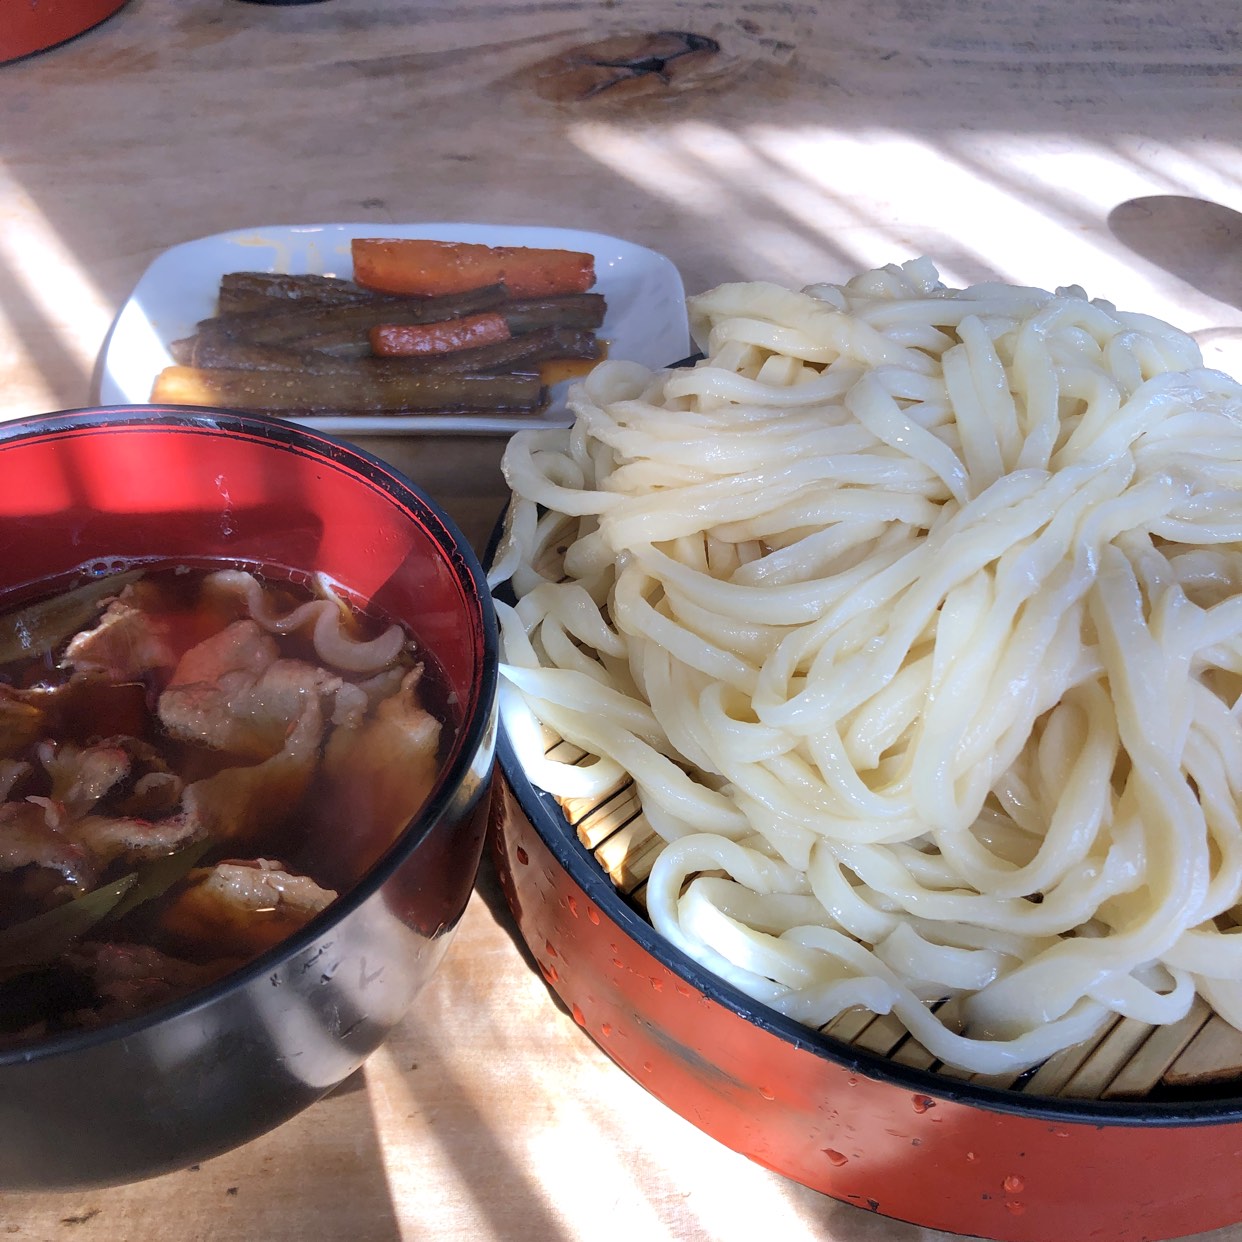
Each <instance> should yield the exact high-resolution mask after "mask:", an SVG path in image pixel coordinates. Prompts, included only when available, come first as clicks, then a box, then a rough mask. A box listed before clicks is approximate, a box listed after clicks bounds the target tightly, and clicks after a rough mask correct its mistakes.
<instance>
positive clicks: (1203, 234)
mask: <svg viewBox="0 0 1242 1242" xmlns="http://www.w3.org/2000/svg"><path fill="white" fill-rule="evenodd" d="M1108 227H1109V229H1110V230H1111V232H1112V234H1113V236H1114V237H1115V238H1117V240H1118V241H1119V242H1121V243H1122V244H1123V245H1125V246H1127V247H1129V249H1131V250H1132V251H1134V253H1135V254H1137V255H1139V256H1141V257H1142V258H1144V259H1146V260H1148V261H1149V262H1151V263H1155V264H1156V265H1157V266H1158V267H1160V268H1163V269H1164V271H1166V272H1168V273H1169V274H1170V275H1172V276H1176V277H1177V278H1178V279H1179V280H1184V281H1185V282H1186V283H1187V284H1188V285H1191V286H1193V287H1194V288H1195V289H1198V290H1199V292H1200V293H1206V294H1207V295H1208V296H1209V297H1212V298H1215V299H1216V300H1217V301H1219V302H1224V303H1225V304H1226V305H1228V306H1234V307H1237V308H1239V309H1242V212H1238V211H1234V209H1233V208H1232V207H1226V206H1224V205H1223V204H1221V203H1213V202H1209V201H1208V200H1206V199H1202V198H1192V197H1189V196H1186V195H1181V194H1153V195H1148V196H1146V197H1143V198H1132V199H1129V200H1128V201H1127V202H1124V203H1121V204H1119V205H1118V206H1116V207H1114V208H1113V210H1112V211H1111V212H1109V216H1108ZM1220 330H1222V329H1213V331H1220Z"/></svg>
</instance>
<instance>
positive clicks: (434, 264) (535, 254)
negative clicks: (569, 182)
mask: <svg viewBox="0 0 1242 1242" xmlns="http://www.w3.org/2000/svg"><path fill="white" fill-rule="evenodd" d="M352 249H353V256H354V280H355V282H356V283H358V284H360V285H363V286H365V287H366V288H368V289H378V290H381V291H382V292H384V293H412V294H437V293H460V292H462V291H464V290H466V289H473V288H476V287H477V286H479V285H490V284H496V283H501V284H503V285H504V286H505V288H506V289H507V290H508V291H509V293H510V295H511V296H512V297H547V296H549V295H552V294H557V293H585V292H586V291H587V290H588V289H589V288H590V287H591V286H592V285H593V284H594V283H595V257H594V256H593V255H590V254H584V253H581V252H579V251H577V250H541V249H538V248H536V247H532V246H482V245H478V244H476V243H472V242H443V241H428V240H423V239H422V238H401V239H396V238H383V237H360V238H356V239H355V240H354V242H353V244H352Z"/></svg>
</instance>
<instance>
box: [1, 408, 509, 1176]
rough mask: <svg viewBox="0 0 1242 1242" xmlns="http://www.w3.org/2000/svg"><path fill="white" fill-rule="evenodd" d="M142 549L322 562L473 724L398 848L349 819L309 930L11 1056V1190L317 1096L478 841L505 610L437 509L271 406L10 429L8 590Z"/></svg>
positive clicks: (154, 1166)
mask: <svg viewBox="0 0 1242 1242" xmlns="http://www.w3.org/2000/svg"><path fill="white" fill-rule="evenodd" d="M144 561H156V562H163V563H169V562H171V563H174V564H176V563H179V562H181V561H187V562H190V563H202V562H203V561H207V562H217V563H218V562H220V561H225V562H230V563H235V564H238V563H239V564H243V565H247V566H254V567H256V568H258V569H260V570H268V571H270V572H272V573H274V574H277V575H279V574H280V573H281V572H282V571H295V572H296V571H302V572H314V571H320V572H323V573H325V574H327V575H328V576H329V578H330V579H332V580H334V581H335V582H336V583H338V584H339V585H340V586H341V587H342V588H343V589H344V590H345V591H346V592H347V593H349V594H350V595H353V596H355V597H356V598H358V599H360V600H361V601H365V602H369V603H370V604H372V605H373V606H374V607H375V608H376V609H377V610H378V611H380V612H381V613H383V614H384V615H386V616H388V617H391V618H393V619H395V620H399V621H402V622H404V623H405V624H406V625H407V626H408V627H409V629H411V630H412V631H413V632H414V634H415V635H416V636H417V638H418V639H420V640H421V642H422V645H423V647H424V648H425V650H427V651H429V652H430V653H431V655H432V656H433V657H434V658H435V660H436V661H437V663H438V665H439V668H440V671H441V674H442V680H443V683H444V690H445V694H446V695H447V696H448V698H449V700H450V701H452V700H455V701H456V704H457V712H456V715H457V720H456V729H455V731H454V733H453V736H452V741H451V743H450V744H449V746H448V748H447V753H446V754H445V755H444V756H443V766H442V769H441V771H440V774H439V777H438V779H437V783H436V785H435V786H434V787H433V789H432V792H431V794H430V795H429V797H428V799H427V802H426V803H425V804H424V805H423V806H422V807H421V808H420V810H419V811H418V813H417V815H416V816H415V817H414V819H413V820H412V821H411V822H410V823H409V824H408V825H406V826H405V828H404V829H403V830H402V831H401V832H400V834H399V835H398V836H397V838H396V839H395V841H393V840H392V834H391V826H387V827H386V828H385V830H384V833H383V838H382V840H379V839H377V836H376V826H375V825H373V824H371V823H370V822H369V821H368V820H367V818H366V817H365V815H364V814H363V813H361V812H359V814H358V815H357V816H354V817H351V816H349V815H348V814H343V815H342V816H341V819H340V822H339V823H335V824H334V825H333V834H332V842H331V848H332V850H333V851H335V854H334V857H336V856H338V855H339V858H340V860H341V863H342V865H346V866H347V865H348V863H349V861H350V860H351V859H352V860H354V861H355V862H356V864H357V867H356V869H355V870H354V871H353V872H352V874H354V875H357V874H358V871H362V872H363V873H362V875H361V878H360V879H358V880H357V882H356V883H353V884H352V887H347V888H346V890H345V891H344V892H343V893H342V895H341V897H340V898H339V899H338V900H337V901H336V902H334V903H333V904H332V905H331V906H329V907H328V908H327V909H326V910H324V911H323V912H322V913H320V914H319V915H318V916H317V917H316V918H315V919H313V920H312V921H311V922H310V923H308V924H307V925H306V926H305V927H304V928H302V929H301V930H300V931H299V932H297V933H295V934H294V935H292V936H290V937H288V938H287V939H286V940H283V941H281V942H280V943H279V944H277V945H276V946H275V947H274V948H272V949H270V950H268V952H266V953H264V954H263V955H262V956H261V957H258V958H256V959H255V960H254V961H252V962H250V963H249V964H248V965H246V966H244V967H242V968H241V969H239V970H237V971H234V972H233V973H232V974H230V975H227V976H225V977H224V978H223V979H221V980H219V981H218V982H217V983H215V984H212V985H211V986H210V987H207V988H203V989H202V990H200V991H198V992H195V993H193V994H191V995H190V996H188V997H186V998H185V999H184V1000H182V1001H178V1002H174V1003H172V1004H168V1005H165V1006H163V1007H161V1008H159V1009H156V1010H153V1011H152V1012H151V1013H149V1014H146V1015H144V1016H142V1017H138V1018H134V1019H131V1020H128V1021H125V1022H119V1023H114V1024H112V1025H110V1026H104V1027H101V1028H99V1029H98V1030H88V1031H82V1032H73V1033H70V1034H64V1035H58V1036H56V1037H54V1038H49V1039H46V1040H44V1041H43V1042H41V1043H36V1044H22V1045H20V1046H18V1047H15V1048H14V1047H10V1048H8V1049H6V1050H3V1051H0V1135H2V1136H3V1138H2V1139H0V1190H6V1189H52V1188H57V1189H67V1188H72V1187H84V1186H90V1185H101V1184H108V1183H115V1182H122V1181H128V1180H133V1179H136V1178H140V1177H147V1176H152V1175H154V1174H157V1173H162V1172H167V1171H170V1170H173V1169H177V1168H183V1167H185V1166H186V1165H189V1164H193V1163H195V1162H196V1161H199V1160H202V1159H206V1158H207V1157H209V1156H213V1155H216V1154H218V1153H220V1152H222V1151H225V1150H227V1149H228V1148H230V1147H234V1146H237V1145H238V1144H240V1143H243V1142H245V1141H247V1140H248V1139H251V1138H254V1137H255V1136H257V1135H259V1134H261V1133H263V1132H264V1131H266V1130H269V1129H271V1128H272V1127H273V1126H275V1125H277V1124H279V1123H280V1122H282V1121H284V1120H285V1119H286V1118H288V1117H291V1116H292V1115H293V1114H294V1113H296V1112H298V1111H300V1110H301V1109H303V1108H305V1107H307V1106H308V1105H309V1104H311V1103H313V1102H314V1101H315V1100H317V1099H318V1098H319V1097H320V1096H321V1095H323V1094H324V1093H325V1092H327V1091H329V1090H331V1089H332V1088H333V1087H334V1086H336V1085H337V1084H338V1083H340V1082H342V1081H344V1079H345V1078H347V1077H348V1076H349V1075H350V1074H351V1073H353V1071H354V1070H355V1069H357V1068H358V1066H359V1065H360V1064H361V1063H362V1061H363V1060H364V1059H365V1058H366V1056H367V1055H368V1054H369V1053H370V1052H371V1051H373V1050H374V1049H375V1048H376V1047H377V1046H378V1045H379V1044H380V1043H381V1042H382V1041H383V1039H384V1038H385V1036H386V1035H387V1034H388V1033H389V1031H390V1030H391V1029H392V1028H393V1027H394V1026H395V1025H396V1024H397V1023H398V1022H399V1021H400V1020H401V1017H402V1015H403V1014H404V1013H405V1011H406V1009H407V1008H408V1006H409V1004H410V1002H411V1001H412V1000H413V998H414V996H415V995H416V994H417V993H418V991H419V989H420V988H421V987H422V986H423V985H424V984H425V983H426V982H427V980H428V979H429V978H430V977H431V975H432V973H433V972H434V970H435V968H436V966H437V965H438V964H439V962H440V961H441V960H442V959H443V955H444V953H445V950H446V949H447V947H448V945H449V943H450V941H451V939H452V933H453V931H454V930H455V928H456V926H457V924H458V920H459V919H460V917H461V915H462V913H463V911H464V910H465V906H466V902H467V900H468V898H469V896H470V892H471V890H472V888H473V885H474V880H475V876H476V874H477V870H478V866H479V861H480V857H481V855H482V850H483V839H484V832H485V828H486V818H487V805H488V801H487V790H488V785H489V781H490V776H491V768H492V759H493V754H494V748H495V694H496V645H497V636H496V625H495V616H494V613H493V611H492V604H491V599H490V597H489V595H488V593H487V590H486V587H485V585H484V582H483V576H482V570H481V568H480V566H479V563H478V560H477V559H476V558H475V556H474V553H473V552H472V551H471V550H470V546H469V544H468V543H467V542H466V540H465V538H464V537H463V536H462V535H461V534H460V533H459V532H458V531H457V530H456V528H455V527H454V526H453V525H452V523H451V522H450V521H449V519H448V517H447V516H446V515H445V514H444V512H443V511H442V510H441V509H440V508H439V507H438V506H437V505H436V504H435V502H434V501H432V500H431V499H430V498H429V497H427V496H426V495H424V494H423V493H422V492H420V491H419V490H418V488H417V487H415V486H414V484H412V483H411V482H410V481H409V480H408V479H406V478H404V477H403V476H402V475H401V474H399V473H398V472H397V471H395V470H393V469H392V468H391V467H389V466H387V465H386V464H385V463H383V462H381V461H379V460H378V459H377V458H374V457H371V456H370V455H368V454H366V453H363V452H361V451H359V450H357V449H354V448H351V447H349V446H348V445H346V444H344V443H343V442H341V441H339V440H334V439H333V438H331V437H329V436H324V435H320V434H317V433H315V432H312V431H308V430H306V429H304V428H301V427H298V426H296V425H295V424H292V423H288V422H281V421H279V420H276V419H270V418H265V417H262V416H257V415H242V414H232V413H224V412H218V411H210V410H195V409H188V408H184V407H174V408H162V407H158V406H136V407H130V408H119V407H118V408H111V409H99V410H83V411H76V412H71V413H67V414H54V415H49V416H47V417H45V418H37V419H24V420H17V421H15V422H11V423H5V424H0V593H4V594H5V595H6V596H7V597H8V598H10V599H20V598H23V597H25V596H26V595H29V594H32V593H35V592H36V591H37V587H36V588H32V587H31V586H30V584H31V583H39V582H41V581H47V580H56V579H60V578H62V577H63V576H64V575H66V574H69V573H70V572H71V571H77V575H76V576H80V574H81V573H82V572H86V573H88V574H89V573H94V572H100V573H102V572H104V571H106V570H108V569H111V568H120V567H126V566H128V565H130V564H133V563H135V562H144ZM390 841H391V844H388V842H390ZM385 846H387V848H385ZM381 851H382V852H381ZM377 854H378V860H377V861H374V862H372V863H370V865H368V860H371V859H375V858H376V855H377Z"/></svg>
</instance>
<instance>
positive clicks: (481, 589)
mask: <svg viewBox="0 0 1242 1242" xmlns="http://www.w3.org/2000/svg"><path fill="white" fill-rule="evenodd" d="M108 426H117V427H122V426H139V427H167V428H170V429H178V428H179V429H198V430H202V431H204V432H207V433H215V432H218V433H224V434H230V433H231V434H235V435H240V436H242V437H244V438H248V439H255V440H261V441H271V442H274V443H276V444H278V445H279V446H280V447H281V448H282V449H285V450H288V451H290V452H295V453H299V454H305V455H307V456H313V457H316V458H322V459H324V460H327V461H330V462H332V463H333V464H334V465H337V466H340V467H343V468H345V469H349V470H352V471H354V472H355V473H357V474H358V475H359V476H361V477H362V479H363V480H364V481H366V482H367V483H368V484H369V485H370V486H371V487H373V488H375V489H376V490H378V491H382V492H384V493H385V494H386V495H387V496H389V497H390V498H391V499H392V500H393V501H394V502H395V503H396V504H397V505H399V506H400V507H401V508H403V509H405V510H407V511H408V512H410V513H411V514H412V515H413V516H414V517H415V518H416V519H417V520H418V521H419V522H420V523H422V524H423V525H425V526H426V527H427V529H428V530H429V531H430V532H431V533H432V534H433V536H434V537H435V539H436V542H437V543H438V544H440V546H441V547H442V548H443V549H444V551H445V555H446V559H447V560H448V561H449V563H450V564H451V565H452V567H453V569H454V570H455V571H456V573H457V576H458V580H459V582H460V583H461V585H462V587H463V589H464V590H465V592H466V593H467V594H469V595H472V596H473V597H474V598H475V600H476V601H477V608H478V624H479V630H480V634H481V638H482V643H481V647H482V650H481V653H480V655H481V659H480V662H479V676H478V686H477V694H476V696H475V703H474V710H473V711H472V712H471V713H470V714H468V715H467V716H465V717H464V718H463V722H462V730H461V738H460V741H459V743H458V746H457V748H456V751H455V753H454V754H453V755H452V756H451V758H450V760H449V762H448V763H447V764H446V765H445V766H444V769H443V770H442V772H441V773H440V777H439V780H438V782H437V784H436V786H435V788H434V789H433V790H432V792H431V796H430V797H429V798H428V800H427V801H426V802H425V803H424V804H423V806H422V807H420V808H419V811H418V814H417V815H416V817H415V819H414V820H413V821H411V823H410V824H409V825H407V826H406V828H405V829H403V831H402V832H401V834H400V835H399V836H398V837H397V839H396V840H395V841H394V842H393V843H392V845H390V846H389V847H388V849H387V850H386V851H385V852H384V853H383V854H382V855H381V856H380V858H379V859H378V860H377V861H376V862H375V863H374V864H372V866H371V867H370V869H369V870H368V871H367V872H366V873H365V874H364V875H363V876H362V878H361V879H360V880H359V881H358V882H357V883H356V884H355V885H353V887H352V888H349V889H347V890H346V891H345V892H343V893H342V894H341V895H340V896H339V897H338V898H337V899H336V900H335V901H334V902H333V903H332V904H331V905H330V906H329V907H328V908H327V909H325V910H323V911H322V912H321V913H319V914H318V915H316V916H315V918H313V919H312V920H311V921H310V922H309V923H307V924H306V925H305V926H304V927H302V928H300V929H299V930H298V931H296V932H294V933H293V934H292V935H289V936H286V937H285V938H284V939H283V940H281V941H278V942H277V943H276V944H275V945H273V946H272V948H270V949H268V950H267V951H266V952H264V953H262V954H260V955H259V956H258V957H255V958H252V959H251V960H250V961H248V962H247V963H246V964H245V965H243V966H241V967H239V968H238V969H237V970H233V971H230V972H229V973H228V974H227V975H224V976H223V977H222V978H221V979H218V980H217V981H216V982H214V983H210V984H208V985H207V986H206V987H203V988H198V989H196V990H194V991H193V992H191V993H189V994H188V995H187V996H184V997H181V998H180V999H178V1000H173V1001H169V1002H167V1003H166V1004H162V1005H157V1006H155V1007H153V1008H151V1009H149V1010H146V1011H145V1012H143V1013H141V1014H138V1015H136V1016H135V1017H132V1018H124V1019H122V1020H121V1021H118V1022H110V1023H107V1024H106V1025H104V1026H101V1027H98V1028H95V1029H91V1030H83V1031H65V1032H63V1033H59V1034H57V1035H55V1036H52V1037H50V1038H48V1039H44V1040H40V1041H38V1042H36V1043H33V1044H18V1045H16V1046H14V1047H12V1048H0V1069H4V1068H5V1067H7V1066H11V1065H18V1064H21V1063H23V1062H26V1061H34V1060H42V1059H45V1058H50V1057H56V1056H63V1055H66V1054H69V1053H71V1052H74V1051H76V1050H78V1049H80V1048H86V1047H94V1046H97V1045H100V1044H106V1043H111V1042H112V1041H113V1040H123V1039H128V1038H132V1037H133V1036H136V1035H138V1034H140V1033H141V1032H142V1031H144V1030H146V1029H148V1028H150V1027H153V1026H158V1025H159V1024H160V1023H162V1022H167V1021H169V1020H170V1019H181V1018H184V1017H185V1016H186V1015H188V1014H193V1013H195V1012H197V1011H198V1010H201V1009H204V1008H206V1007H208V1006H210V1005H212V1004H214V1003H215V1002H216V1001H217V1000H219V999H220V998H221V997H222V996H225V995H227V994H228V993H230V992H235V991H239V990H241V989H243V988H245V987H246V986H248V985H249V984H250V983H251V981H252V980H254V979H256V978H259V977H261V976H263V975H265V974H267V973H269V972H270V971H271V970H272V969H273V968H274V967H276V966H278V965H280V963H282V962H284V961H287V960H289V959H291V958H296V957H297V956H298V955H299V954H300V953H303V952H305V951H307V950H308V949H310V948H311V947H312V946H313V945H315V944H316V943H317V942H318V941H319V940H321V939H322V937H323V936H324V935H325V934H326V933H327V932H328V930H329V929H330V928H331V927H332V926H334V925H335V924H337V923H339V922H340V921H341V920H343V919H346V918H348V917H350V915H352V914H353V913H354V912H355V911H356V910H357V909H358V908H359V907H360V906H362V905H364V904H365V903H366V902H368V901H369V900H370V899H371V898H372V897H373V896H374V895H375V894H376V892H378V891H379V889H381V888H382V887H383V886H384V884H386V883H387V881H388V880H389V878H390V877H391V876H392V874H393V873H394V872H395V871H396V870H397V869H398V868H399V867H400V866H401V865H402V864H403V863H404V862H405V861H406V858H407V857H408V856H409V855H410V854H411V853H412V852H413V851H415V850H416V849H417V848H418V846H419V845H421V843H422V842H423V840H424V839H425V838H426V837H427V836H428V834H429V833H430V832H431V831H432V830H433V829H434V828H435V826H436V825H437V824H438V823H439V821H440V819H441V818H442V816H443V815H444V814H445V812H446V811H447V809H448V807H449V804H450V803H451V802H452V800H453V796H454V794H455V792H456V790H457V788H458V787H459V786H460V785H461V783H462V782H463V781H464V780H465V779H466V777H467V776H468V775H469V773H470V770H471V768H472V767H473V766H474V762H475V757H476V754H477V753H478V751H479V749H480V747H481V746H484V745H487V744H488V742H487V739H488V734H489V732H490V731H491V729H492V727H493V722H494V717H495V702H496V692H497V686H498V682H499V672H498V653H499V645H500V638H499V633H498V630H497V627H496V611H495V608H494V606H493V604H492V598H491V593H490V591H489V590H488V586H487V579H486V576H485V574H484V573H483V568H482V565H481V563H480V561H479V559H478V557H477V556H476V555H475V554H474V551H473V549H472V548H471V546H470V543H469V541H468V540H467V539H466V537H465V535H463V534H462V533H461V531H460V530H459V529H458V528H457V526H456V524H455V523H454V522H453V520H452V519H451V518H450V517H449V516H448V514H447V513H445V511H444V510H443V509H442V508H441V507H440V505H439V504H438V503H437V502H436V501H435V500H433V499H432V498H431V497H430V496H428V495H427V493H426V492H424V491H423V490H422V489H421V488H420V487H419V486H418V484H416V483H415V482H414V481H413V480H411V479H410V478H408V477H407V476H406V475H404V474H403V473H402V472H401V471H399V470H397V469H396V467H394V466H390V465H389V464H388V463H387V462H385V461H382V460H381V459H380V458H378V457H376V456H374V455H373V454H371V453H368V452H367V451H366V450H365V449H360V448H358V447H356V446H355V445H353V444H347V443H346V442H345V441H343V440H340V439H338V438H336V437H335V436H331V435H326V434H325V433H323V432H321V431H314V430H312V429H311V428H308V427H303V426H301V425H300V424H297V423H291V422H288V421H286V420H283V419H278V418H274V417H271V416H268V415H265V414H253V413H248V412H245V411H240V410H221V409H212V408H207V407H200V406H150V405H136V406H91V407H86V408H83V409H73V410H61V411H58V412H56V413H53V414H41V415H32V416H30V417H26V418H19V419H14V420H12V421H11V422H8V423H3V424H0V447H2V446H3V445H4V444H6V443H10V442H12V441H20V440H27V439H39V438H42V437H44V436H46V435H48V434H49V433H53V432H58V431H73V430H87V429H91V428H97V427H108ZM330 1085H331V1084H329V1086H330ZM327 1089H328V1088H325V1090H327Z"/></svg>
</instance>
